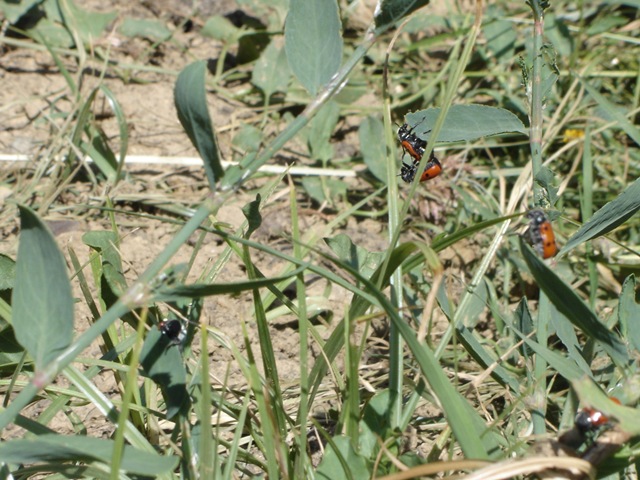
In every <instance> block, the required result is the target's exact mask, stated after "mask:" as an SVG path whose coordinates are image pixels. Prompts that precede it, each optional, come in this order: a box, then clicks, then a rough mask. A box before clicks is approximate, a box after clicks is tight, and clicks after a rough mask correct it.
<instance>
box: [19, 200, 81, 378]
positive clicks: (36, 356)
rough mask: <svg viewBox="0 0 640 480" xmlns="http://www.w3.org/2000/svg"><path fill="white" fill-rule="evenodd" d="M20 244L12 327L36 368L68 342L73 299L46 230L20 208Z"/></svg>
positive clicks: (56, 250)
mask: <svg viewBox="0 0 640 480" xmlns="http://www.w3.org/2000/svg"><path fill="white" fill-rule="evenodd" d="M20 229H21V236H20V248H19V250H18V259H17V261H16V279H15V288H14V289H13V297H12V306H13V315H12V321H13V328H14V331H15V334H16V338H17V340H18V342H20V345H22V346H23V347H24V349H25V350H26V351H27V352H28V353H29V354H30V355H31V357H32V358H33V360H34V362H35V365H36V369H38V370H41V369H42V368H43V367H44V366H45V365H48V364H50V363H51V362H53V361H55V360H56V359H57V358H58V356H59V355H60V354H61V353H62V351H63V350H64V349H65V348H67V347H68V346H69V344H70V343H71V337H72V335H73V298H72V297H71V285H70V284H69V278H68V275H67V269H66V267H65V264H64V258H63V257H62V254H61V253H60V250H58V247H57V245H56V243H55V240H54V239H53V235H52V234H51V232H50V231H49V229H48V228H47V227H46V226H45V225H44V224H43V223H42V221H41V220H40V218H38V216H37V215H36V214H35V212H33V211H32V210H31V209H29V208H27V207H24V206H23V207H20Z"/></svg>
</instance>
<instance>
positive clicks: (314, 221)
mask: <svg viewBox="0 0 640 480" xmlns="http://www.w3.org/2000/svg"><path fill="white" fill-rule="evenodd" d="M151 3H152V5H151ZM188 3H189V2H187V1H186V0H185V1H180V0H164V1H158V2H125V1H122V0H111V1H106V2H104V1H100V2H98V1H97V0H89V1H87V2H83V4H82V7H83V8H85V9H87V10H91V11H102V12H105V11H114V10H115V11H117V12H118V19H117V20H116V22H115V23H116V25H114V28H113V29H112V30H111V31H110V32H108V33H107V34H105V36H104V37H103V38H101V39H100V40H99V41H98V43H99V44H100V45H102V46H109V47H110V48H111V53H110V55H111V59H112V60H115V61H119V62H123V63H138V62H141V61H142V60H144V59H146V60H147V64H148V65H152V66H153V67H154V70H152V71H144V70H143V69H140V70H139V71H136V72H135V78H136V81H135V82H125V81H123V79H122V78H118V77H115V76H113V77H111V76H107V77H106V78H105V79H104V84H105V85H107V86H108V87H109V88H110V89H111V91H113V93H114V94H115V96H116V98H117V99H118V101H119V102H120V104H121V105H122V108H123V109H124V112H125V115H126V118H127V121H128V124H129V135H130V139H129V150H128V152H129V155H155V156H162V157H197V153H196V151H195V149H194V148H193V147H192V145H191V144H190V142H189V140H188V138H187V136H186V135H185V133H184V132H183V130H182V128H181V126H180V124H179V122H178V120H177V116H176V111H175V108H174V103H173V88H174V83H175V78H176V75H175V74H176V73H177V72H179V71H180V70H181V69H182V68H184V67H185V66H186V65H187V64H189V63H191V62H192V61H194V60H197V59H211V58H215V57H216V55H217V53H218V52H219V51H220V48H221V45H219V44H217V43H216V42H215V41H214V40H211V39H208V38H205V37H203V36H201V35H199V34H198V30H199V28H200V27H201V26H202V23H203V22H204V20H203V19H206V18H207V17H208V16H209V15H213V14H220V15H230V14H232V13H233V12H236V10H237V9H238V6H237V5H236V4H235V2H233V1H224V0H220V1H217V0H209V1H206V2H204V3H203V5H202V7H201V10H202V12H203V13H202V14H201V15H198V16H197V18H194V23H196V25H195V26H194V28H192V29H191V30H190V31H186V32H185V31H179V30H178V31H176V34H175V38H174V40H175V41H172V42H166V43H164V44H163V45H161V47H160V48H158V49H157V50H156V51H154V52H153V55H149V42H148V41H146V40H141V39H128V38H124V37H122V36H121V35H120V34H119V33H118V31H117V28H115V27H116V26H117V24H118V22H120V21H122V19H123V18H125V17H126V16H130V17H136V18H150V19H162V20H164V21H166V23H167V25H168V26H169V27H170V28H171V29H174V28H175V26H176V24H178V23H180V21H181V20H183V19H184V18H186V17H188V16H189V15H190V13H191V7H190V5H189V4H188ZM198 21H199V22H200V24H199V25H198ZM0 53H1V54H0V78H2V85H3V88H2V89H0V105H2V109H1V110H0V154H4V155H17V154H20V155H27V156H29V157H31V156H33V155H35V154H36V153H38V152H40V151H41V150H40V149H41V148H42V147H43V145H45V144H46V143H47V142H49V141H50V139H51V137H52V131H53V130H54V127H55V125H56V123H55V121H52V120H51V119H50V118H48V108H49V106H50V105H51V103H52V102H53V101H54V100H55V99H56V98H57V97H58V96H59V95H60V94H61V92H66V91H67V84H66V82H65V79H64V78H63V76H62V75H61V74H60V72H59V70H58V68H57V67H56V65H55V63H54V62H53V60H52V58H51V56H50V55H49V54H48V53H47V52H45V51H36V50H34V49H28V48H7V47H5V48H4V49H3V50H2V51H1V52H0ZM141 59H142V60H141ZM66 62H67V63H66V65H67V67H68V68H70V69H71V70H72V71H73V68H74V62H73V61H70V60H68V59H67V61H66ZM163 71H166V72H171V73H162V72H163ZM97 81H98V79H97V78H96V77H95V76H85V84H84V85H83V91H86V90H88V89H89V88H91V86H92V82H97ZM209 108H210V112H211V115H212V118H213V120H214V122H215V124H216V132H217V134H218V142H219V145H220V148H221V151H222V153H223V158H225V159H228V158H230V156H231V151H232V149H231V136H230V130H231V129H232V126H235V127H237V126H238V125H239V124H240V122H241V120H240V119H242V118H245V117H247V116H250V115H253V114H252V112H251V111H250V109H248V108H247V107H246V106H245V105H243V104H239V103H237V102H234V101H233V100H232V99H229V98H221V97H219V96H216V95H214V94H210V98H209ZM107 110H108V109H107ZM101 126H102V128H103V129H104V130H105V132H107V133H108V134H109V135H114V136H116V134H117V124H116V120H115V118H114V117H112V116H108V115H107V116H105V118H104V119H102V120H101ZM341 142H342V144H341V145H339V146H336V150H339V149H343V151H344V150H345V149H346V150H351V151H353V150H355V149H357V148H358V147H357V143H356V142H357V137H356V135H352V136H346V137H344V139H343V140H341ZM36 167H37V166H36V165H34V164H33V162H32V161H30V162H26V163H24V162H19V163H3V164H2V167H0V168H1V169H2V170H3V174H2V175H0V178H2V179H7V178H12V176H14V175H15V177H18V178H21V177H23V176H24V173H25V172H29V171H32V170H33V169H35V168H36ZM126 172H127V174H128V177H127V180H126V181H124V182H121V183H120V184H119V185H118V186H117V187H116V188H114V189H112V190H111V191H109V192H108V193H109V196H110V197H111V198H112V199H114V201H115V203H116V207H118V206H121V207H122V208H124V209H126V210H132V209H135V207H138V208H139V210H140V211H143V212H147V213H152V214H153V213H159V214H162V209H160V210H155V209H154V207H153V206H149V205H148V204H146V203H145V202H144V201H147V200H149V199H150V198H151V199H153V198H158V199H162V200H167V199H170V201H171V202H172V203H173V204H174V205H182V206H185V207H188V206H193V205H197V204H198V203H199V201H201V200H202V199H203V198H204V196H205V195H206V194H207V193H208V187H207V181H206V177H205V175H204V171H203V169H202V168H201V167H199V166H175V165H145V166H141V165H128V166H127V167H126ZM27 176H28V175H27ZM264 181H265V180H262V182H264ZM348 181H349V182H350V183H351V186H352V188H353V190H354V191H357V190H358V189H362V188H363V187H364V186H365V184H364V183H363V182H362V181H359V180H358V179H355V178H354V179H349V180H348ZM259 184H260V181H258V182H249V184H248V185H247V189H245V190H241V191H239V192H238V193H237V196H236V197H235V198H234V199H233V201H231V202H227V203H226V204H225V205H224V207H223V208H222V209H221V210H220V211H219V212H218V217H217V220H218V221H220V222H225V223H227V224H230V225H233V226H239V225H240V224H241V222H242V220H243V216H242V213H241V211H240V209H241V208H242V207H243V206H244V205H245V204H246V203H247V202H249V201H251V200H253V199H254V194H253V193H252V191H251V189H252V188H255V187H256V186H258V185H259ZM10 193H11V187H7V186H2V188H1V189H0V201H2V203H3V208H2V210H3V211H4V213H2V214H0V217H1V228H2V231H3V234H4V235H3V236H4V241H3V242H2V244H1V245H2V246H1V248H0V253H4V254H7V255H10V256H12V257H13V258H15V255H16V251H17V240H18V233H19V230H18V225H19V224H18V219H17V218H16V213H15V207H14V206H12V205H9V204H4V201H5V198H4V197H6V196H8V195H9V194H10ZM100 193H101V192H97V191H96V190H95V188H94V187H93V186H92V185H91V184H89V183H87V182H77V183H72V184H71V185H69V187H68V188H67V189H65V191H64V192H63V193H62V195H60V196H59V197H58V198H56V200H55V201H54V202H53V203H52V205H51V208H50V209H48V210H47V211H46V212H45V213H44V217H45V220H46V221H47V222H48V224H49V226H50V227H51V229H52V231H53V232H54V234H55V235H56V238H57V241H58V243H59V246H60V247H61V249H62V250H63V252H65V254H67V252H68V250H69V249H72V250H73V251H74V252H75V253H76V254H77V255H78V257H79V258H80V261H81V262H82V263H83V264H85V265H86V262H87V261H88V255H89V251H88V248H87V246H86V245H85V244H84V243H83V241H82V235H83V234H84V233H85V232H88V231H91V230H103V229H109V228H110V223H109V219H108V217H107V216H106V215H102V214H100V213H99V211H97V210H94V209H82V208H69V207H74V206H81V205H92V206H100V205H104V198H103V197H102V196H101V195H100ZM103 193H104V192H103ZM366 193H369V192H366ZM276 197H277V198H276V199H275V200H274V201H272V203H271V205H269V206H268V207H267V208H266V210H265V211H264V212H263V218H264V221H263V225H262V227H261V228H260V230H259V231H257V232H256V233H255V234H254V235H253V237H252V239H254V240H256V241H259V242H261V243H264V244H268V245H271V246H274V247H275V248H279V249H283V250H285V251H287V252H289V251H290V248H291V247H290V245H289V244H288V243H287V242H286V241H284V240H283V236H285V235H286V234H288V233H289V232H290V225H291V221H290V214H289V205H288V187H287V186H286V185H285V184H283V186H282V187H281V188H280V189H279V190H278V192H277V194H276ZM143 200H144V201H143ZM300 200H301V201H302V202H303V205H302V206H303V207H310V204H308V203H305V202H308V200H307V199H305V198H301V199H300ZM132 206H133V207H134V208H132ZM419 207H420V209H421V210H425V209H426V211H427V212H429V213H431V214H435V215H436V216H437V215H438V212H437V211H429V206H428V204H424V205H421V206H419ZM301 212H302V215H301V218H300V219H299V220H300V227H301V230H302V231H303V232H305V233H310V232H316V233H317V234H318V235H321V236H327V235H328V234H331V235H335V234H337V233H346V234H347V235H349V236H350V238H351V239H352V240H353V241H354V242H355V243H356V244H358V245H360V246H362V247H365V248H367V249H369V250H372V251H381V250H384V249H385V248H387V245H388V240H387V238H386V230H385V225H384V224H383V223H382V222H384V220H383V221H381V220H380V219H375V218H373V219H357V220H356V219H353V218H351V219H349V220H348V221H347V222H346V223H345V224H344V225H343V226H342V228H341V229H340V230H339V231H336V230H334V231H332V232H329V231H325V229H326V226H327V224H328V223H329V222H330V221H331V220H332V219H333V218H334V217H335V215H336V213H335V212H334V213H327V212H323V211H320V210H318V209H317V208H302V210H301ZM117 222H118V225H119V228H120V231H121V233H122V235H123V237H122V242H121V248H120V253H121V255H122V260H123V264H124V266H125V275H126V276H127V278H128V279H129V280H133V279H135V278H137V276H138V275H139V274H140V273H141V272H142V271H143V270H144V269H145V268H146V266H147V265H149V263H151V261H152V260H154V259H155V258H156V257H157V255H158V254H159V253H160V252H161V251H162V250H163V249H164V247H165V246H166V245H167V243H168V242H169V241H170V240H171V238H172V237H173V235H174V234H175V232H176V231H177V230H178V227H177V226H174V225H172V224H169V223H166V222H163V221H159V220H153V219H145V220H144V221H140V220H139V219H138V218H137V217H132V216H131V217H130V216H128V215H125V214H122V215H118V216H117ZM194 243H195V238H194V241H193V242H191V243H190V244H189V245H188V246H186V247H184V248H183V249H182V251H180V253H179V254H178V255H177V256H176V257H175V258H174V261H173V262H172V263H174V264H175V263H180V262H189V260H190V257H191V255H192V252H193V250H192V248H191V247H193V245H194ZM224 247H225V244H223V243H222V242H221V241H220V239H218V238H214V237H213V236H209V237H207V238H206V240H205V242H204V246H203V247H202V248H201V250H200V251H199V255H198V256H197V258H196V259H195V261H194V264H193V269H192V270H191V272H192V276H191V277H190V278H189V281H196V280H197V275H198V274H200V272H202V271H204V270H205V269H206V267H207V266H208V265H210V264H211V263H212V262H215V261H216V259H217V258H218V257H219V255H220V254H221V252H222V251H223V249H224ZM255 260H256V262H257V264H258V265H259V266H260V268H261V269H262V272H263V273H264V274H265V275H267V276H270V275H277V274H279V273H280V272H281V269H282V268H283V267H284V264H282V263H278V262H275V261H274V260H273V259H272V258H265V257H264V256H261V255H259V254H256V255H255ZM88 270H89V269H87V271H86V275H87V276H90V273H89V271H88ZM244 278H246V273H245V271H244V267H243V266H242V265H241V264H240V262H239V260H238V259H233V260H232V261H230V262H229V263H227V265H226V266H225V268H224V270H223V271H222V273H221V275H220V276H219V277H218V279H217V281H218V282H232V281H238V280H241V279H244ZM309 285H310V286H309V295H310V296H314V295H316V296H318V297H322V296H326V293H325V289H326V287H327V285H326V284H325V283H324V282H322V281H319V282H316V281H314V279H310V281H309ZM74 294H75V296H76V297H77V298H82V294H81V292H80V290H79V287H78V284H77V282H74ZM350 301H351V296H350V294H348V292H346V291H344V290H341V289H340V288H336V287H335V285H334V286H333V288H332V290H331V293H330V295H329V296H328V298H326V300H325V301H324V302H325V303H324V304H322V302H320V303H321V304H320V307H323V308H326V309H327V310H331V311H334V312H335V313H336V315H340V314H342V312H344V311H345V309H346V308H347V306H348V304H349V303H350ZM203 315H204V317H205V319H206V322H207V323H208V324H209V325H212V326H214V327H215V328H217V329H218V330H219V331H221V332H222V333H223V334H224V335H226V336H227V337H228V338H229V339H230V340H231V341H233V342H234V343H236V345H238V346H242V345H243V337H242V333H241V328H240V322H241V321H246V322H250V319H251V318H252V316H253V304H252V302H251V298H250V296H248V295H244V296H241V297H227V296H217V297H214V298H213V299H209V300H207V301H206V304H205V309H204V313H203ZM89 318H90V315H89V312H88V310H87V308H86V306H84V302H83V301H81V302H79V303H78V311H77V316H76V328H77V330H78V331H82V330H84V329H85V328H86V326H87V325H88V320H89ZM290 320H291V319H288V318H287V317H278V319H277V320H276V321H275V322H274V323H273V329H272V341H273V344H274V346H275V353H276V356H277V361H278V367H279V374H280V377H281V380H282V382H283V386H285V387H287V386H290V387H293V388H294V389H295V386H296V383H297V378H298V377H299V361H298V358H297V356H296V354H297V352H298V345H299V336H298V332H297V326H296V324H295V322H291V321H290ZM382 325H383V326H382V330H383V331H384V322H383V321H382ZM253 327H254V326H253V325H250V328H249V335H250V338H251V340H252V342H253V344H254V345H255V346H256V353H257V350H258V348H257V331H256V329H255V328H253ZM318 328H319V329H320V331H322V332H324V333H325V336H327V335H328V334H329V333H330V330H331V325H327V326H326V328H325V327H323V326H322V325H320V326H319V327H318ZM362 328H364V327H362ZM383 336H384V335H383ZM370 341H371V343H372V345H373V346H372V349H371V351H370V353H369V354H368V356H369V361H370V364H369V366H368V371H364V370H363V378H367V381H368V382H370V383H371V384H375V383H376V382H380V381H384V372H385V371H386V360H385V359H384V356H382V357H379V356H378V355H377V353H380V352H384V350H385V349H386V341H385V340H384V338H373V337H372V338H371V339H370ZM241 350H244V348H243V347H241ZM312 351H313V352H312V353H313V355H314V356H315V355H318V353H319V352H318V349H317V348H316V345H315V344H314V345H312ZM196 354H198V352H196ZM209 355H210V358H211V360H212V373H213V374H214V376H215V377H216V379H218V380H219V381H220V382H221V383H222V382H223V381H225V380H224V377H225V375H226V368H227V362H228V361H229V360H231V356H230V354H229V352H228V350H227V349H225V348H222V347H221V346H219V345H217V344H215V343H213V342H212V343H211V345H210V351H209ZM83 356H85V357H90V358H94V359H95V358H99V357H100V356H101V352H100V350H99V346H98V344H95V345H94V346H93V347H92V348H91V349H90V350H89V351H87V352H85V353H84V354H83ZM95 381H96V383H97V385H98V387H99V388H100V390H101V391H102V392H104V393H106V394H107V395H113V396H114V397H118V395H119V394H118V391H117V389H116V386H115V383H114V379H113V376H112V375H111V374H110V373H109V372H104V373H103V374H102V375H100V376H99V378H96V379H95ZM241 382H244V379H243V377H242V376H241V375H240V372H239V369H238V368H237V367H234V366H232V368H231V372H230V377H229V379H227V380H226V384H227V386H228V387H232V388H233V387H238V388H242V387H243V386H244V385H242V384H241ZM58 383H59V384H60V385H64V384H65V381H64V380H63V379H59V380H58ZM328 393H331V392H328ZM329 396H331V395H329ZM319 404H321V402H319ZM47 405H48V403H47V402H38V403H36V404H34V405H33V406H31V407H30V408H29V410H28V411H26V412H24V413H25V414H27V415H28V416H30V417H36V416H37V415H39V414H40V413H41V412H43V411H44V409H45V408H46V407H47ZM328 407H329V404H327V408H328ZM74 410H75V409H74ZM75 413H76V414H77V415H79V416H80V418H81V420H82V422H83V423H84V425H85V426H86V427H87V429H88V430H87V433H88V434H89V435H95V436H105V437H108V436H110V435H111V434H112V433H113V426H112V425H111V424H110V423H108V422H105V421H104V419H103V418H102V415H101V414H100V412H98V411H97V410H95V409H94V408H93V407H92V406H89V407H85V408H80V407H79V408H78V409H77V410H75ZM422 413H423V414H424V415H425V416H428V415H430V414H433V412H430V411H429V410H428V409H425V410H424V411H423V412H422ZM48 425H49V426H50V427H51V428H53V429H55V430H56V431H58V432H60V433H73V431H74V430H73V425H72V424H71V422H70V419H69V418H67V417H65V416H63V415H62V414H59V415H57V416H56V418H55V419H54V420H53V421H51V422H49V423H48ZM17 435H20V429H19V428H17V427H11V428H9V429H7V430H5V431H4V432H3V434H2V438H10V437H14V436H17Z"/></svg>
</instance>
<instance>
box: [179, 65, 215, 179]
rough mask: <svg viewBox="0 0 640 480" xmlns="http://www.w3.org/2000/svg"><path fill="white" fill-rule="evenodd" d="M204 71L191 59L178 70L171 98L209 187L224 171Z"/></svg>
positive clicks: (204, 68)
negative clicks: (202, 163) (211, 115)
mask: <svg viewBox="0 0 640 480" xmlns="http://www.w3.org/2000/svg"><path fill="white" fill-rule="evenodd" d="M205 71H206V63H205V62H204V61H198V62H194V63H192V64H191V65H189V66H187V67H186V68H185V69H184V70H182V72H180V75H178V80H177V82H176V87H175V91H174V100H175V103H176V109H177V110H178V119H179V120H180V123H181V124H182V128H184V129H185V131H186V132H187V135H188V136H189V140H191V143H192V144H193V146H194V147H196V149H197V150H198V153H199V154H200V157H201V158H202V160H203V161H204V169H205V171H206V173H207V179H208V180H209V188H210V189H211V190H212V191H213V190H215V186H216V182H217V181H218V180H219V179H220V178H221V177H222V176H223V175H224V170H223V169H222V165H221V164H220V152H219V150H218V145H217V143H216V138H215V133H214V131H213V125H212V123H211V117H210V116H209V110H208V109H207V97H206V95H205V85H204V75H205Z"/></svg>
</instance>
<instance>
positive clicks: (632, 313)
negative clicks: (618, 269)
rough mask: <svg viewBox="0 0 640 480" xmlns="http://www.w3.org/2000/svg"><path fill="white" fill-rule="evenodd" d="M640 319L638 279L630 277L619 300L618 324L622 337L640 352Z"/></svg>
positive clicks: (623, 286) (624, 284)
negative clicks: (637, 296)
mask: <svg viewBox="0 0 640 480" xmlns="http://www.w3.org/2000/svg"><path fill="white" fill-rule="evenodd" d="M638 319H640V304H638V302H636V277H635V276H634V275H629V276H628V277H627V278H626V279H625V281H624V283H623V284H622V292H621V293H620V299H619V300H618V322H619V323H620V330H621V331H622V337H623V338H625V339H627V340H628V341H629V342H630V343H631V345H633V347H634V348H635V349H636V350H637V351H638V352H640V328H635V327H636V323H637V322H638Z"/></svg>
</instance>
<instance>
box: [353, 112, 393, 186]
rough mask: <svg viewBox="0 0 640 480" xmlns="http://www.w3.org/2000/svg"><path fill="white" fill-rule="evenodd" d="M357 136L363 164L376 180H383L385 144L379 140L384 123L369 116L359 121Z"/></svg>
mask: <svg viewBox="0 0 640 480" xmlns="http://www.w3.org/2000/svg"><path fill="white" fill-rule="evenodd" d="M358 136H359V139H360V151H361V152H362V157H363V159H364V163H365V165H366V166H367V167H369V171H370V172H371V173H372V174H373V175H374V176H375V177H376V178H377V179H378V180H381V181H383V182H385V181H386V180H387V157H386V147H385V144H384V142H382V141H381V140H382V139H383V138H384V125H382V122H381V121H380V120H378V119H377V118H376V117H373V116H369V117H367V118H365V119H364V121H362V123H360V127H359V128H358Z"/></svg>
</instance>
